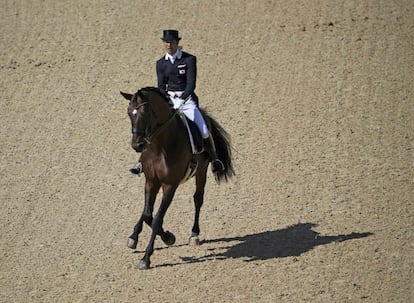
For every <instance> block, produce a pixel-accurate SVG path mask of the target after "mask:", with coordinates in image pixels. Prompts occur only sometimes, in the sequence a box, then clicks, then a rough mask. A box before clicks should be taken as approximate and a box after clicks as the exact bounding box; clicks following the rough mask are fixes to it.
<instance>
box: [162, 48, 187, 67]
mask: <svg viewBox="0 0 414 303" xmlns="http://www.w3.org/2000/svg"><path fill="white" fill-rule="evenodd" d="M182 55H183V52H182V51H181V49H179V48H178V49H177V51H176V52H175V54H174V55H170V54H169V53H166V54H165V60H170V62H171V63H173V64H174V61H175V59H181V56H182Z"/></svg>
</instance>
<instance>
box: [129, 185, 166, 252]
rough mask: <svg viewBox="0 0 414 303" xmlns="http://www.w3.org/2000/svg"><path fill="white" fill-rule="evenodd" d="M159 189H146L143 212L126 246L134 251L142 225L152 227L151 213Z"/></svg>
mask: <svg viewBox="0 0 414 303" xmlns="http://www.w3.org/2000/svg"><path fill="white" fill-rule="evenodd" d="M158 190H159V187H158V188H155V189H154V188H149V187H148V190H147V188H146V190H145V205H144V210H143V212H142V214H141V217H140V218H139V220H138V223H137V224H136V225H135V227H134V231H133V232H132V234H131V235H130V236H129V238H128V241H127V246H128V247H129V248H131V249H136V248H137V244H138V236H139V234H140V233H141V231H142V225H143V223H144V222H145V223H147V224H148V225H149V226H150V227H152V220H153V218H152V213H153V211H154V203H155V199H156V197H157V193H158Z"/></svg>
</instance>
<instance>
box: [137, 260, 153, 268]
mask: <svg viewBox="0 0 414 303" xmlns="http://www.w3.org/2000/svg"><path fill="white" fill-rule="evenodd" d="M149 268H150V264H149V262H147V261H145V260H141V261H139V263H138V269H140V270H146V269H149Z"/></svg>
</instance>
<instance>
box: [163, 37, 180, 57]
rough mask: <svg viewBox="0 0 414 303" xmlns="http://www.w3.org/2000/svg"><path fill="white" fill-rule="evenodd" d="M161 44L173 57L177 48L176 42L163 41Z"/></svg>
mask: <svg viewBox="0 0 414 303" xmlns="http://www.w3.org/2000/svg"><path fill="white" fill-rule="evenodd" d="M163 43H164V48H165V51H166V52H167V53H168V54H170V55H174V54H175V52H176V51H177V48H178V41H176V40H173V41H164V42H163Z"/></svg>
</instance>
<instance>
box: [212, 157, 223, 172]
mask: <svg viewBox="0 0 414 303" xmlns="http://www.w3.org/2000/svg"><path fill="white" fill-rule="evenodd" d="M224 169H225V168H224V164H223V162H222V161H221V160H220V159H214V160H213V161H211V170H212V172H213V173H214V174H215V173H218V172H224Z"/></svg>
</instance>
